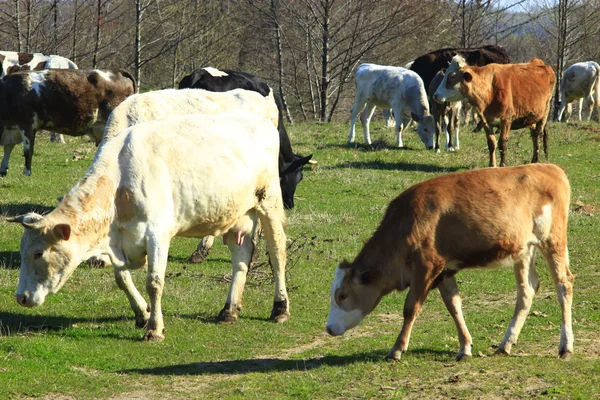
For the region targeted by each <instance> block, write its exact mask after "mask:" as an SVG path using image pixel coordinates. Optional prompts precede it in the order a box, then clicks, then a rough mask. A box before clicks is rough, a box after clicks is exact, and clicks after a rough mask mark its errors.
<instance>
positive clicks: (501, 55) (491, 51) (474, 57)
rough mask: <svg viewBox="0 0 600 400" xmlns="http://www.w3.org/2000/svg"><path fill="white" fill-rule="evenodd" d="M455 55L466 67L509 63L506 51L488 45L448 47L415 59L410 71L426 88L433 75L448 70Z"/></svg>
mask: <svg viewBox="0 0 600 400" xmlns="http://www.w3.org/2000/svg"><path fill="white" fill-rule="evenodd" d="M457 54H460V55H461V56H463V57H464V58H465V61H466V62H467V64H468V65H478V66H482V65H487V64H490V63H497V64H508V63H509V62H510V58H509V57H508V54H507V53H506V50H504V48H502V47H500V46H494V45H488V46H483V47H476V48H472V49H462V48H451V47H448V48H445V49H439V50H435V51H432V52H430V53H427V54H424V55H422V56H420V57H417V58H416V59H415V61H413V63H412V64H411V66H410V69H411V70H413V71H415V72H416V73H417V74H419V76H420V77H421V79H423V83H424V84H425V87H426V88H428V87H429V85H430V84H431V80H432V79H433V77H434V76H435V74H437V72H438V71H439V70H441V69H442V68H448V65H450V62H451V61H452V57H454V56H455V55H457Z"/></svg>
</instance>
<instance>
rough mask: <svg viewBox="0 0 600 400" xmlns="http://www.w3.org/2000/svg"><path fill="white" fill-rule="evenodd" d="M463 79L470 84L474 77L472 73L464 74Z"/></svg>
mask: <svg viewBox="0 0 600 400" xmlns="http://www.w3.org/2000/svg"><path fill="white" fill-rule="evenodd" d="M463 79H464V80H465V82H467V83H469V82H471V81H472V80H473V75H472V74H471V73H470V72H464V73H463Z"/></svg>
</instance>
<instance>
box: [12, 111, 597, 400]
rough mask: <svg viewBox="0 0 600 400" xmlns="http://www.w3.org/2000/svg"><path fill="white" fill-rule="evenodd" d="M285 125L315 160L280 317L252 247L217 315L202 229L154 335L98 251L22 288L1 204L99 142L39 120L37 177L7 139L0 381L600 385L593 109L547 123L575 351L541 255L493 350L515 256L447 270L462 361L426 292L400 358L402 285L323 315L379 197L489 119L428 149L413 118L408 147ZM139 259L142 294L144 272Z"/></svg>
mask: <svg viewBox="0 0 600 400" xmlns="http://www.w3.org/2000/svg"><path fill="white" fill-rule="evenodd" d="M357 128H358V129H357V134H358V135H357V136H358V139H359V142H362V128H361V127H360V126H357ZM470 128H472V127H470ZM289 132H290V138H291V141H292V143H293V145H294V150H295V151H296V152H297V153H300V154H309V153H310V152H312V153H314V159H316V160H318V164H317V165H313V166H309V167H307V168H305V174H304V181H303V182H301V183H300V185H299V187H298V190H297V193H296V194H297V200H296V208H295V209H294V210H291V211H287V218H288V219H287V228H286V232H287V235H288V244H289V245H288V248H289V250H288V273H287V278H288V279H287V282H288V289H289V293H290V299H291V319H290V321H289V322H288V323H285V324H281V325H275V324H273V323H271V322H269V321H268V320H267V319H268V317H269V314H270V310H271V304H272V299H273V294H272V292H273V284H272V282H271V280H270V277H271V274H270V270H269V268H268V266H266V265H265V263H264V262H263V263H261V262H260V261H264V260H265V259H266V257H265V254H264V250H263V252H262V253H261V256H260V259H259V266H258V267H257V268H256V269H255V270H254V271H253V272H252V273H251V274H250V275H249V279H248V283H247V286H246V291H245V293H244V309H243V311H242V313H241V316H240V319H239V321H238V322H237V323H236V324H235V325H219V324H216V323H215V318H216V315H217V313H218V312H219V310H220V309H221V308H222V306H223V303H224V301H225V297H226V294H227V291H228V287H229V282H228V278H229V274H230V270H231V267H230V258H229V254H228V251H227V248H226V247H225V246H223V245H222V244H221V242H220V240H219V241H217V242H216V243H217V244H216V246H215V249H214V251H213V253H212V254H211V255H210V256H209V257H208V260H207V261H206V262H205V263H203V264H188V263H187V261H186V260H187V258H188V256H189V255H190V254H191V253H192V251H193V250H194V249H195V246H196V243H197V241H196V240H191V239H179V238H176V239H175V240H174V241H173V243H172V247H171V249H170V258H169V266H168V269H167V279H166V285H165V293H164V297H163V312H164V314H165V325H166V340H165V341H164V342H163V343H145V342H142V341H141V338H142V336H143V333H144V332H143V331H142V330H138V329H136V328H135V327H134V319H133V313H132V312H131V310H130V308H129V304H128V301H127V299H126V297H125V295H124V294H123V293H122V292H121V291H120V290H119V289H118V288H117V286H116V284H115V283H114V279H113V275H112V271H111V269H110V268H107V267H92V266H90V265H88V264H83V265H81V266H80V267H79V268H78V270H77V271H76V272H75V273H74V274H73V276H72V277H71V279H70V281H69V282H67V284H66V285H65V286H64V287H63V288H62V289H61V291H60V292H59V293H57V294H55V295H51V296H49V297H48V298H47V300H46V303H45V304H44V305H43V306H42V307H39V308H35V309H26V308H22V307H20V306H19V305H18V304H17V303H16V301H15V292H16V288H17V281H18V275H19V263H20V260H19V253H18V249H19V241H20V238H21V235H22V232H23V228H22V227H21V226H20V225H17V224H9V223H7V222H6V221H5V218H6V217H10V216H14V215H19V214H22V213H25V212H28V211H31V210H36V211H38V212H48V211H50V210H51V209H52V208H53V207H54V206H55V204H56V197H57V196H62V195H64V194H65V193H66V192H67V191H68V190H69V189H70V188H71V187H72V186H73V185H74V184H75V182H76V181H77V180H78V179H79V178H80V177H82V176H83V174H84V172H85V170H86V169H87V167H88V166H89V164H90V163H91V160H92V158H93V155H94V152H95V148H94V146H93V144H91V143H89V142H87V141H86V140H84V139H77V138H67V140H68V143H67V144H66V145H63V146H60V145H55V144H51V143H49V142H48V138H47V136H45V135H43V136H40V137H39V138H38V140H37V143H36V145H37V146H36V151H37V154H36V155H35V157H34V160H33V174H32V176H31V177H24V176H22V175H21V171H22V158H21V157H19V154H18V153H19V152H20V151H21V148H20V147H19V148H18V151H17V150H15V156H14V157H13V160H12V168H11V170H10V172H9V176H8V177H6V178H4V179H0V398H14V399H23V398H25V399H28V398H42V399H46V398H48V399H54V398H58V399H62V400H66V399H80V398H81V399H87V398H102V399H104V398H108V399H132V398H133V399H187V398H202V399H204V398H206V399H210V398H257V399H265V398H269V399H278V398H301V399H332V398H343V399H349V398H361V399H362V398H406V399H443V398H482V399H497V398H500V399H514V398H523V397H526V398H530V397H536V398H537V397H539V398H555V399H563V398H564V399H567V398H569V399H571V398H581V399H589V398H600V254H599V251H598V249H599V238H600V211H599V209H598V207H600V200H599V199H600V196H599V191H600V185H599V181H600V158H599V157H598V148H599V147H600V126H599V125H597V124H595V123H573V124H569V125H565V124H560V125H559V124H551V125H550V136H551V140H550V157H549V161H551V162H553V163H556V164H558V165H560V166H561V167H563V168H564V169H565V171H566V172H567V174H568V175H569V177H570V180H571V184H572V206H571V210H572V212H571V215H570V218H569V250H570V258H571V270H572V272H573V273H574V275H575V286H574V304H573V318H574V334H575V354H574V356H573V359H572V360H571V361H569V362H563V361H560V360H558V359H557V353H558V344H559V333H560V308H559V306H558V302H557V299H556V295H555V292H554V287H553V284H552V281H551V279H550V276H549V274H548V272H547V268H546V265H545V262H544V261H543V259H542V257H538V270H539V272H540V280H541V287H540V290H539V292H538V293H537V295H536V297H535V299H534V302H533V306H532V310H531V313H530V315H529V318H528V320H527V322H526V323H525V327H524V328H523V331H522V333H521V337H520V341H519V344H518V345H517V346H515V347H513V355H512V356H510V357H502V356H494V355H493V354H494V351H495V346H496V345H497V344H498V343H499V342H500V340H501V339H502V337H503V336H504V332H505V330H506V328H507V326H508V323H509V321H510V319H511V317H512V313H513V309H514V302H515V282H514V277H513V272H512V269H510V268H507V269H496V270H488V271H483V270H475V271H465V272H461V273H460V274H459V275H457V280H458V283H459V288H460V290H461V294H462V297H463V308H464V312H465V318H466V321H467V324H468V326H469V329H470V331H471V334H472V336H473V340H474V346H473V354H474V357H473V358H472V359H469V360H467V361H466V362H456V361H454V357H455V354H456V352H457V351H458V347H459V345H458V340H457V333H456V328H455V325H454V322H453V321H452V318H451V317H450V315H449V314H448V312H447V311H446V309H445V307H444V305H443V302H442V300H441V298H440V296H439V295H438V293H437V291H434V292H432V293H431V294H430V296H429V298H428V300H427V302H426V303H425V306H424V309H423V312H422V313H421V315H420V316H419V318H418V319H417V322H416V324H415V327H414V329H413V334H412V337H411V343H410V346H409V351H408V352H407V353H406V354H405V355H404V356H403V358H402V360H401V361H399V362H389V361H386V360H384V356H385V355H386V353H387V351H388V350H389V349H390V347H391V346H392V345H393V343H394V340H395V339H396V336H397V335H398V333H399V330H400V326H401V323H402V306H403V302H404V297H405V295H406V292H403V293H393V294H390V295H388V296H387V297H385V298H384V299H383V301H382V302H381V304H380V305H379V306H378V307H377V308H376V309H375V310H374V311H373V313H372V314H371V315H369V316H368V317H367V318H365V320H364V321H363V322H362V324H361V325H359V326H358V327H356V328H355V329H353V330H351V331H349V332H347V333H346V334H345V335H344V336H342V337H336V338H332V337H329V336H328V335H327V334H326V333H325V330H324V328H325V322H326V319H327V313H328V310H329V287H330V284H331V280H332V278H333V270H334V268H335V267H336V265H337V263H338V262H339V261H341V260H342V259H343V258H349V259H350V258H353V257H354V256H355V255H356V254H357V252H358V251H359V249H360V247H361V245H362V243H364V241H365V240H367V239H368V238H369V237H370V235H371V234H372V233H373V231H374V230H375V228H376V226H377V224H378V223H379V221H380V220H381V218H382V216H383V213H384V211H385V208H386V206H387V204H388V203H389V201H390V200H391V199H393V198H394V197H396V196H397V195H398V194H399V193H400V192H401V191H403V190H404V189H406V188H408V187H409V186H410V185H412V184H414V183H417V182H420V181H422V180H425V179H428V178H432V177H434V176H437V175H439V174H444V173H447V172H451V171H463V170H468V169H472V168H481V167H485V166H487V162H488V161H487V160H488V156H487V147H486V141H485V137H484V134H483V133H471V132H470V129H463V134H462V138H461V149H460V150H459V151H457V152H456V153H446V152H443V153H440V154H434V153H433V152H431V151H426V150H425V149H424V147H423V146H422V144H421V142H420V141H419V140H418V138H417V135H416V133H415V132H414V130H410V131H409V132H407V133H405V140H404V141H405V144H407V145H408V146H409V149H403V150H399V149H394V148H393V147H392V143H394V137H393V130H392V129H387V128H384V127H383V125H382V123H381V122H375V123H374V124H373V126H372V135H373V139H374V140H377V142H375V145H374V148H373V149H367V148H365V147H363V146H358V147H352V148H349V147H346V146H345V141H346V137H347V134H348V124H316V123H313V124H296V125H293V126H290V127H289ZM530 157H531V139H530V137H529V132H528V131H525V130H521V131H516V132H514V133H513V134H512V136H511V138H510V141H509V152H508V164H509V165H517V164H523V163H527V162H529V160H530ZM189 161H190V162H193V160H189ZM263 248H264V246H263ZM261 264H262V265H261ZM134 275H135V279H136V283H137V285H138V287H140V288H141V289H142V292H143V293H145V289H144V288H145V283H144V282H145V274H144V273H143V271H139V272H137V273H135V274H134ZM145 297H146V298H147V296H145Z"/></svg>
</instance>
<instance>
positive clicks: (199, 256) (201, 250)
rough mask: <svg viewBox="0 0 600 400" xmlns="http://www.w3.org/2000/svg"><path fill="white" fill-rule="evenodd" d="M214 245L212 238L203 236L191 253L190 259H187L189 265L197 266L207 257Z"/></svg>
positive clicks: (213, 238)
mask: <svg viewBox="0 0 600 400" xmlns="http://www.w3.org/2000/svg"><path fill="white" fill-rule="evenodd" d="M214 243H215V237H214V236H205V237H203V238H202V240H200V242H199V243H198V247H197V248H196V250H195V251H194V252H193V253H192V255H191V256H190V258H189V259H188V262H189V263H194V264H199V263H201V262H202V261H204V260H205V259H206V257H208V255H209V254H210V251H211V250H212V247H213V244H214Z"/></svg>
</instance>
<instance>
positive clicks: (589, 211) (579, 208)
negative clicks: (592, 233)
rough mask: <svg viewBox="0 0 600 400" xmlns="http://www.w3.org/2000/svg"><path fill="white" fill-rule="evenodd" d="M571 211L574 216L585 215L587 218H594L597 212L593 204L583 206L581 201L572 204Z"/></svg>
mask: <svg viewBox="0 0 600 400" xmlns="http://www.w3.org/2000/svg"><path fill="white" fill-rule="evenodd" d="M572 210H573V212H574V213H576V214H582V215H587V216H588V217H592V216H594V214H596V213H597V212H598V207H596V206H595V205H593V204H584V203H583V202H581V201H576V202H575V203H573V206H572Z"/></svg>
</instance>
